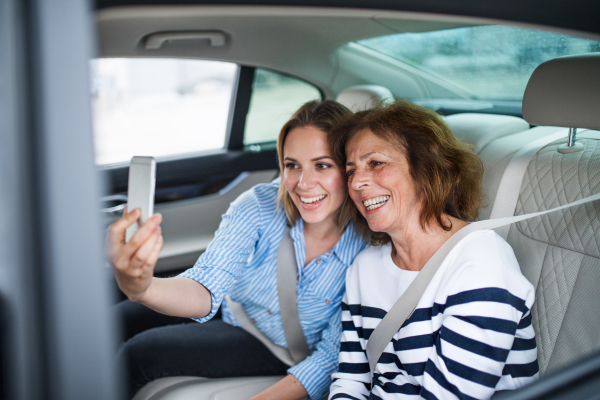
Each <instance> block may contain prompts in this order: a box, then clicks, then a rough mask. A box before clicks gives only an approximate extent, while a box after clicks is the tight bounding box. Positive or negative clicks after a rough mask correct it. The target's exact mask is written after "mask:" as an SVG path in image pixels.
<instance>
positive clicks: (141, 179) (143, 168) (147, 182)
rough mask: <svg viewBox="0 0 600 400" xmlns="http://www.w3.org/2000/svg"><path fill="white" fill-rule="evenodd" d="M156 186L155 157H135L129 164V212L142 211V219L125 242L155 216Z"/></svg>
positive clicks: (128, 233) (130, 231)
mask: <svg viewBox="0 0 600 400" xmlns="http://www.w3.org/2000/svg"><path fill="white" fill-rule="evenodd" d="M155 184H156V160H155V159H154V157H142V156H134V157H132V158H131V164H129V183H128V185H127V212H131V211H133V210H134V209H136V208H139V209H140V211H141V215H140V219H139V220H138V221H137V222H136V223H135V224H133V225H131V226H130V227H129V228H127V232H126V234H125V241H126V242H129V239H131V237H132V236H133V234H134V233H136V232H137V230H138V229H139V227H140V226H141V225H142V224H143V223H144V222H146V221H147V220H148V218H150V217H151V216H152V214H154V186H155Z"/></svg>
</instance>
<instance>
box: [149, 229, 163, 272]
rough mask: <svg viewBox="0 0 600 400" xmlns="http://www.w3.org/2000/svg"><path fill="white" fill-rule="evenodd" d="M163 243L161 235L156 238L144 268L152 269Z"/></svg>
mask: <svg viewBox="0 0 600 400" xmlns="http://www.w3.org/2000/svg"><path fill="white" fill-rule="evenodd" d="M163 243H164V239H163V237H162V236H160V237H159V238H158V239H157V240H156V243H155V244H154V248H153V249H152V252H151V253H150V255H149V256H148V258H147V259H146V263H145V264H144V268H150V269H152V270H154V266H155V265H156V262H157V261H158V256H159V255H160V251H161V250H162V246H163Z"/></svg>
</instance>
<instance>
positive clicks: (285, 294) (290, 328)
mask: <svg viewBox="0 0 600 400" xmlns="http://www.w3.org/2000/svg"><path fill="white" fill-rule="evenodd" d="M297 276H298V266H297V263H296V250H295V249H294V241H293V239H292V237H291V236H290V228H289V227H286V228H285V231H284V232H283V237H282V239H281V244H280V245H279V248H278V249H277V295H278V297H279V310H280V314H281V322H282V324H283V332H284V334H285V340H286V341H287V344H288V348H285V347H282V346H279V345H276V344H275V343H273V341H272V340H271V339H269V338H268V337H267V336H266V335H265V334H264V333H262V332H261V331H260V330H259V329H258V328H257V327H256V325H254V323H252V321H251V320H250V318H248V315H247V314H246V312H245V311H244V307H243V306H242V305H241V304H240V303H238V302H236V301H233V300H232V299H231V297H230V296H229V295H227V296H226V297H225V298H226V300H227V304H228V305H229V309H230V310H231V313H232V314H233V316H234V317H235V319H236V320H237V321H238V322H239V324H240V325H241V326H242V328H244V330H245V331H246V332H248V333H250V334H251V335H252V336H254V337H255V338H257V339H258V340H260V341H261V342H262V344H264V345H265V346H266V347H267V348H268V349H269V350H270V351H271V353H273V355H275V356H276V357H277V358H279V360H281V362H283V363H284V364H286V365H289V366H290V367H291V366H294V365H296V364H298V363H300V362H301V361H303V360H304V359H305V358H306V357H308V356H309V355H310V349H309V348H308V343H307V342H306V337H305V336H304V331H303V330H302V325H301V324H300V316H299V315H298V296H297V295H296V286H297V282H298V280H297Z"/></svg>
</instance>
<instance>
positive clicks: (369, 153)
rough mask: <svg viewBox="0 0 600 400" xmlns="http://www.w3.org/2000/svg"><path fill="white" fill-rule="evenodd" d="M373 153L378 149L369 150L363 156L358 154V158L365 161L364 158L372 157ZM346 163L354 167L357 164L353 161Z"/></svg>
mask: <svg viewBox="0 0 600 400" xmlns="http://www.w3.org/2000/svg"><path fill="white" fill-rule="evenodd" d="M373 154H377V152H376V151H370V152H368V153H365V154H363V155H362V156H358V159H359V160H360V161H363V160H365V159H367V158H369V157H371V156H372V155H373ZM346 165H347V166H349V167H353V166H355V165H356V164H354V163H353V162H347V163H346Z"/></svg>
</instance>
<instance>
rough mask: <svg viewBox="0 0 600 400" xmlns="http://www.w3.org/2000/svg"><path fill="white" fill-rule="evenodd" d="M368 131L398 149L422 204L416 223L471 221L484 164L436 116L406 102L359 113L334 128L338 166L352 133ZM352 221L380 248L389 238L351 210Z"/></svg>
mask: <svg viewBox="0 0 600 400" xmlns="http://www.w3.org/2000/svg"><path fill="white" fill-rule="evenodd" d="M363 130H370V131H371V132H373V134H375V135H376V136H378V137H379V138H381V139H384V140H386V141H388V142H389V143H390V144H392V145H393V146H395V147H396V148H397V149H399V150H400V151H401V152H402V153H403V154H404V155H405V156H406V159H407V161H408V165H409V171H410V174H411V176H412V178H413V180H414V183H415V185H416V188H417V191H418V196H419V198H420V199H421V200H422V202H423V208H422V210H421V215H420V222H421V227H422V228H423V229H425V228H426V227H427V226H429V225H430V224H431V223H433V222H435V223H437V225H439V226H440V227H441V228H442V229H444V230H445V231H449V230H450V229H452V223H451V222H449V221H448V222H445V221H444V220H443V219H442V214H444V213H445V214H448V215H450V216H452V217H455V218H458V219H461V220H464V221H475V220H476V219H477V216H478V214H479V209H480V207H481V205H482V203H483V200H484V195H483V190H482V183H481V181H482V177H483V164H482V162H481V159H480V158H479V156H477V154H475V152H474V151H473V148H472V146H470V145H468V144H466V143H463V142H461V141H460V140H458V138H457V137H456V136H455V135H454V134H453V133H452V131H451V130H450V128H449V127H448V125H446V123H445V122H444V121H443V120H442V118H441V117H440V116H439V115H438V114H437V113H435V112H433V111H431V110H428V109H426V108H424V107H421V106H418V105H416V104H413V103H410V102H408V101H397V102H395V103H393V104H391V105H389V106H387V107H379V108H375V109H371V110H367V111H361V112H358V113H356V114H354V115H352V116H350V117H349V118H347V119H346V121H345V122H344V123H343V124H340V125H338V126H337V127H336V129H335V131H334V133H333V135H332V136H331V142H330V144H331V146H332V149H334V157H335V158H336V162H338V163H343V164H345V163H346V145H347V144H348V142H349V141H350V139H352V138H353V137H354V136H355V135H356V134H358V133H359V132H361V131H363ZM352 218H353V220H354V221H355V223H356V225H357V227H358V228H359V230H360V231H361V232H362V235H363V237H364V238H365V240H366V241H367V242H368V243H370V244H372V245H383V244H386V243H388V242H390V240H391V238H390V236H389V235H388V234H386V233H383V232H373V231H371V230H370V229H369V226H368V224H367V221H366V219H365V218H364V217H363V216H362V214H360V212H358V210H357V209H356V208H355V210H354V213H353V217H352Z"/></svg>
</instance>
